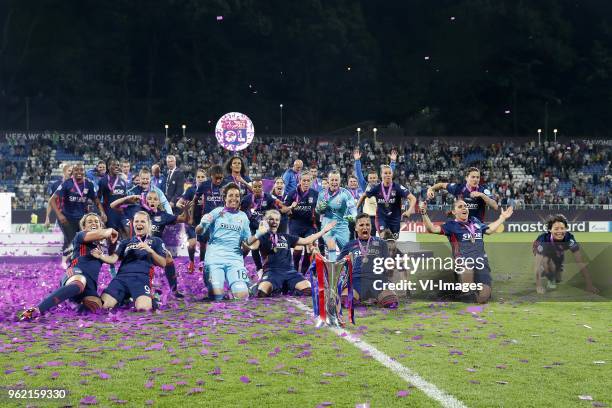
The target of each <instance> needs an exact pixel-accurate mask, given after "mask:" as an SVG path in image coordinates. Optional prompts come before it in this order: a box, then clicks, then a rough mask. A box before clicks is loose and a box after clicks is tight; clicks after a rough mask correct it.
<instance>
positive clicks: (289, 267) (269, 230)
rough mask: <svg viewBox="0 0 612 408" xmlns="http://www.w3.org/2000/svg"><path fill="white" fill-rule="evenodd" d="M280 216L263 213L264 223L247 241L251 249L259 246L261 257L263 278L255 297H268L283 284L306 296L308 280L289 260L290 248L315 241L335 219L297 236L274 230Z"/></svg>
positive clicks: (274, 211)
mask: <svg viewBox="0 0 612 408" xmlns="http://www.w3.org/2000/svg"><path fill="white" fill-rule="evenodd" d="M280 220H281V215H280V212H278V211H277V210H269V211H267V212H266V214H265V222H263V223H262V225H261V227H260V228H259V229H258V231H257V232H256V233H255V236H252V237H250V238H249V240H248V244H249V245H251V244H253V245H251V248H252V249H253V248H259V250H260V251H261V255H262V256H263V259H264V264H263V273H264V274H263V277H262V279H261V281H260V282H259V284H258V285H257V297H266V296H270V295H271V294H272V293H274V292H278V291H281V290H282V289H283V287H284V286H285V285H286V287H287V289H289V290H293V291H299V292H301V293H302V294H303V295H305V296H310V294H311V288H310V282H309V281H308V280H306V279H304V276H303V275H302V274H301V273H298V272H297V271H296V268H295V266H294V264H293V262H292V260H291V248H295V246H296V245H300V246H306V245H310V244H312V243H313V242H315V241H316V240H317V239H319V238H320V237H322V236H323V235H324V234H326V233H327V232H329V231H330V230H331V229H332V228H334V226H335V225H336V222H335V221H332V222H329V223H327V224H326V225H325V227H324V228H323V229H322V230H321V231H319V232H317V233H315V234H312V235H309V236H307V237H304V238H301V237H298V236H297V235H293V234H286V233H281V232H278V226H279V225H280Z"/></svg>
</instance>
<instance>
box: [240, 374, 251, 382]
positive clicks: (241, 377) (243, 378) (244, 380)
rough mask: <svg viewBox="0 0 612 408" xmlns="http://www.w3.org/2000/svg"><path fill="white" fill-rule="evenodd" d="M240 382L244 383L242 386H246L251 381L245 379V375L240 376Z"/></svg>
mask: <svg viewBox="0 0 612 408" xmlns="http://www.w3.org/2000/svg"><path fill="white" fill-rule="evenodd" d="M240 382H242V383H244V384H248V383H250V382H251V379H250V378H249V377H247V376H246V375H243V376H240Z"/></svg>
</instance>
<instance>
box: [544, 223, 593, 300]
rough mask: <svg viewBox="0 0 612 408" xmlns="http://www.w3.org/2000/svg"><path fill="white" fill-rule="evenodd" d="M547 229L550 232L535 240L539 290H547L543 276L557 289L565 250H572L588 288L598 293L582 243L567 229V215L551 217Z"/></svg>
mask: <svg viewBox="0 0 612 408" xmlns="http://www.w3.org/2000/svg"><path fill="white" fill-rule="evenodd" d="M546 229H547V230H548V232H545V233H543V234H541V235H540V236H538V238H537V239H536V240H535V241H534V242H533V254H534V255H535V272H536V290H537V292H538V293H540V294H543V293H544V292H545V291H546V290H545V289H544V286H543V285H542V278H543V277H545V278H547V284H546V286H547V288H548V289H555V288H556V287H557V283H559V282H561V272H563V261H564V259H565V251H567V250H570V251H571V252H572V253H573V254H574V258H575V259H576V262H577V263H578V264H579V266H580V272H581V273H582V275H583V276H584V280H585V281H586V290H587V291H589V292H592V293H597V292H598V290H597V288H595V287H594V286H593V282H592V281H591V275H590V274H589V272H588V270H587V267H586V262H584V260H583V259H582V254H581V253H580V245H578V242H577V241H576V238H574V235H573V234H572V233H570V232H568V231H567V219H566V218H565V216H563V215H561V214H557V215H553V216H552V217H550V218H549V219H548V221H547V223H546Z"/></svg>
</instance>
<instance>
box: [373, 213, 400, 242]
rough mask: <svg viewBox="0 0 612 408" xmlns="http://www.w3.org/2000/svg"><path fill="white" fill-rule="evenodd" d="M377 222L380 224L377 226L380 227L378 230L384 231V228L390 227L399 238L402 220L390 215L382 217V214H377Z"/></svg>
mask: <svg viewBox="0 0 612 408" xmlns="http://www.w3.org/2000/svg"><path fill="white" fill-rule="evenodd" d="M376 223H377V224H378V226H377V228H378V232H382V231H383V230H384V229H387V228H388V229H389V230H390V231H391V232H392V233H393V235H394V237H395V239H397V238H398V237H399V232H400V220H399V219H397V220H394V219H391V218H390V217H381V216H377V217H376Z"/></svg>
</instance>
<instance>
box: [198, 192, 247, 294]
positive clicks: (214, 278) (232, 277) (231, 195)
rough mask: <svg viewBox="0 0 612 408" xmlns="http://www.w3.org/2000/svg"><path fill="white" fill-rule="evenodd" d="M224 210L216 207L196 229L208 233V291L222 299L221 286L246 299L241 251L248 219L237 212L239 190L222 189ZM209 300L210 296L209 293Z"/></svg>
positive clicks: (244, 269) (205, 275)
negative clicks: (226, 286)
mask: <svg viewBox="0 0 612 408" xmlns="http://www.w3.org/2000/svg"><path fill="white" fill-rule="evenodd" d="M223 199H224V201H225V207H217V208H215V209H214V210H212V211H211V212H209V213H208V214H205V215H204V216H203V217H202V220H201V221H200V224H199V225H198V226H197V227H196V234H203V233H205V232H206V231H210V232H209V239H208V248H207V250H206V259H205V261H204V265H205V271H204V277H205V279H206V282H205V284H206V285H207V287H209V285H210V287H212V297H213V299H214V300H222V299H223V294H224V293H223V291H224V288H223V284H224V283H225V281H226V280H227V283H228V285H229V287H230V290H231V291H232V294H233V295H234V296H235V297H236V298H239V299H246V298H247V297H248V296H249V288H248V286H247V284H248V282H249V281H248V276H247V270H246V268H245V267H244V259H243V258H242V247H243V245H244V244H245V243H246V240H247V239H249V238H250V236H251V230H250V229H249V218H248V217H247V215H246V214H245V213H243V212H242V211H240V210H239V209H238V207H239V206H240V188H239V187H238V185H237V184H234V183H229V184H227V185H226V186H225V188H224V189H223ZM209 297H210V293H209Z"/></svg>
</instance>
